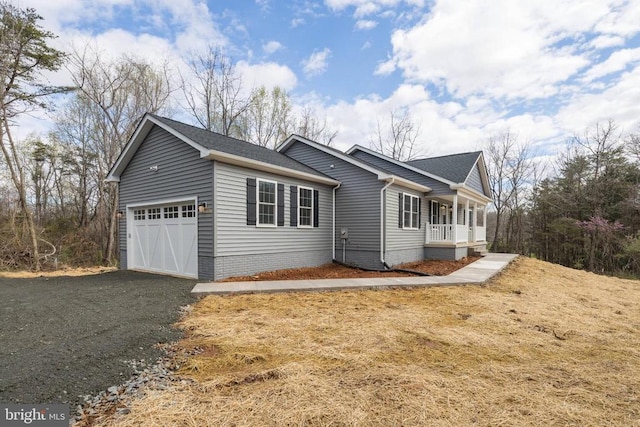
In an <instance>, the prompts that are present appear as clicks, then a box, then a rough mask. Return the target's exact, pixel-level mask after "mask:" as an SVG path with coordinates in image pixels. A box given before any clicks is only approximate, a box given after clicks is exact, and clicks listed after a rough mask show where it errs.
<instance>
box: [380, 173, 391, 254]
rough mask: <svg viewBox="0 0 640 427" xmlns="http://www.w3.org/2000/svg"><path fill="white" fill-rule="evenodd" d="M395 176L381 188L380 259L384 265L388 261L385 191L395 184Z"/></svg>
mask: <svg viewBox="0 0 640 427" xmlns="http://www.w3.org/2000/svg"><path fill="white" fill-rule="evenodd" d="M393 178H394V177H393V176H392V177H391V181H389V182H387V184H386V185H385V186H384V187H382V189H381V190H380V261H381V262H382V265H383V266H384V265H385V263H386V261H385V255H386V251H385V247H384V242H385V240H386V239H385V237H386V236H385V233H386V231H387V230H386V227H385V223H386V221H385V218H386V215H385V211H384V207H385V206H384V201H385V191H386V190H387V188H389V187H391V185H393Z"/></svg>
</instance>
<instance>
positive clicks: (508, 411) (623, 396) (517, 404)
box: [96, 258, 640, 426]
mask: <svg viewBox="0 0 640 427" xmlns="http://www.w3.org/2000/svg"><path fill="white" fill-rule="evenodd" d="M180 326H181V327H182V328H184V329H185V331H186V335H187V337H186V338H185V339H184V340H183V341H182V342H181V343H180V347H181V348H182V349H183V350H184V351H185V352H186V353H185V354H187V353H188V354H190V355H188V356H183V357H182V358H181V360H178V362H179V363H180V365H181V368H180V370H179V372H178V373H179V375H180V376H182V377H184V378H189V379H192V380H193V381H175V382H174V383H173V385H172V386H171V387H170V388H168V389H166V390H148V391H147V393H146V395H145V396H144V397H142V398H140V399H135V400H134V401H133V402H132V403H131V406H130V409H131V413H130V414H128V415H116V416H110V417H108V418H103V419H102V420H98V422H97V423H96V425H116V426H130V425H144V426H154V425H157V426H170V425H171V426H173V425H177V426H233V425H236V426H284V425H289V426H400V425H403V426H424V425H428V426H470V425H474V426H498V425H504V426H516V425H517V426H548V425H563V426H564V425H576V426H602V425H610V426H634V425H635V426H640V400H639V398H640V282H638V281H631V280H623V279H617V278H611V277H605V276H598V275H595V274H591V273H586V272H581V271H576V270H571V269H568V268H564V267H560V266H556V265H553V264H549V263H544V262H541V261H537V260H533V259H526V258H520V259H518V260H516V261H515V262H514V263H513V264H512V265H511V266H510V267H509V268H508V269H507V270H506V271H505V272H504V273H503V274H502V275H501V276H500V277H498V278H496V279H494V280H493V281H492V282H490V283H489V284H487V285H486V286H460V287H439V288H414V289H400V290H378V291H375V290H367V291H350V292H324V293H283V294H258V295H237V296H209V297H206V298H204V299H202V300H201V301H199V302H198V303H197V304H196V305H195V306H194V307H193V309H192V310H191V312H190V313H189V314H188V315H187V316H186V317H185V318H184V320H183V321H182V322H181V323H180Z"/></svg>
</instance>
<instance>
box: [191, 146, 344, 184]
mask: <svg viewBox="0 0 640 427" xmlns="http://www.w3.org/2000/svg"><path fill="white" fill-rule="evenodd" d="M201 157H203V158H205V159H207V160H217V161H219V162H222V163H228V164H230V165H236V166H244V167H246V168H249V169H253V170H259V171H262V172H270V173H274V174H277V175H282V176H288V177H292V178H299V179H304V180H307V181H312V182H317V183H320V184H328V185H337V184H339V183H340V181H336V180H335V179H333V178H329V177H326V178H325V177H322V176H319V175H314V174H312V173H308V172H301V171H297V170H294V169H289V168H286V167H284V166H276V165H272V164H271V163H265V162H261V161H258V160H252V159H248V158H246V157H242V156H238V155H236V154H229V153H224V152H222V151H216V150H209V151H208V152H207V153H206V154H205V155H201Z"/></svg>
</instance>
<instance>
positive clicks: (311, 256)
mask: <svg viewBox="0 0 640 427" xmlns="http://www.w3.org/2000/svg"><path fill="white" fill-rule="evenodd" d="M215 175H216V176H215V198H216V200H215V204H214V216H215V217H216V232H215V241H216V252H215V267H216V274H215V278H216V280H219V279H222V278H224V277H228V276H230V275H238V274H254V273H258V272H262V271H268V270H276V269H282V268H294V267H305V266H308V267H310V266H317V265H321V264H325V263H328V262H331V243H332V241H331V231H332V217H331V216H332V203H333V200H332V192H331V187H330V186H327V185H322V184H317V183H312V182H308V181H303V180H298V179H295V178H289V177H283V176H279V175H274V174H270V173H266V172H261V171H256V170H253V169H249V168H243V167H239V166H234V165H229V164H225V163H220V162H216V168H215ZM247 178H257V179H265V180H270V181H276V182H277V183H278V184H284V226H279V227H259V226H255V225H247ZM292 185H294V186H305V187H311V188H313V189H315V190H318V191H319V203H318V208H319V218H318V219H319V221H318V222H319V226H318V227H313V228H299V227H296V226H291V225H290V210H289V207H290V206H291V200H290V196H291V194H290V187H291V186H292Z"/></svg>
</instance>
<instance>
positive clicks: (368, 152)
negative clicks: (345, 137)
mask: <svg viewBox="0 0 640 427" xmlns="http://www.w3.org/2000/svg"><path fill="white" fill-rule="evenodd" d="M356 150H360V151H362V152H363V153H367V154H370V155H372V156H375V157H378V158H379V159H382V160H386V161H388V162H390V163H394V164H396V165H398V166H401V167H403V168H405V169H408V170H410V171H414V172H417V173H419V174H420V175H424V176H428V177H429V178H432V179H435V180H436V181H440V182H443V183H445V184H449V185H451V184H455V183H454V182H453V181H449V180H448V179H445V178H443V177H441V176H438V175H435V174H432V173H429V172H426V171H423V170H422V169H418V168H416V167H414V166H411V165H408V164H406V163H404V162H401V161H399V160H395V159H393V158H391V157H388V156H385V155H384V154H380V153H377V152H375V151H373V150H369V149H368V148H364V147H362V146H360V145H358V144H356V145H354V146H353V147H351V148H349V149H348V150H347V151H346V153H347V154H348V155H351V153H353V152H354V151H356Z"/></svg>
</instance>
